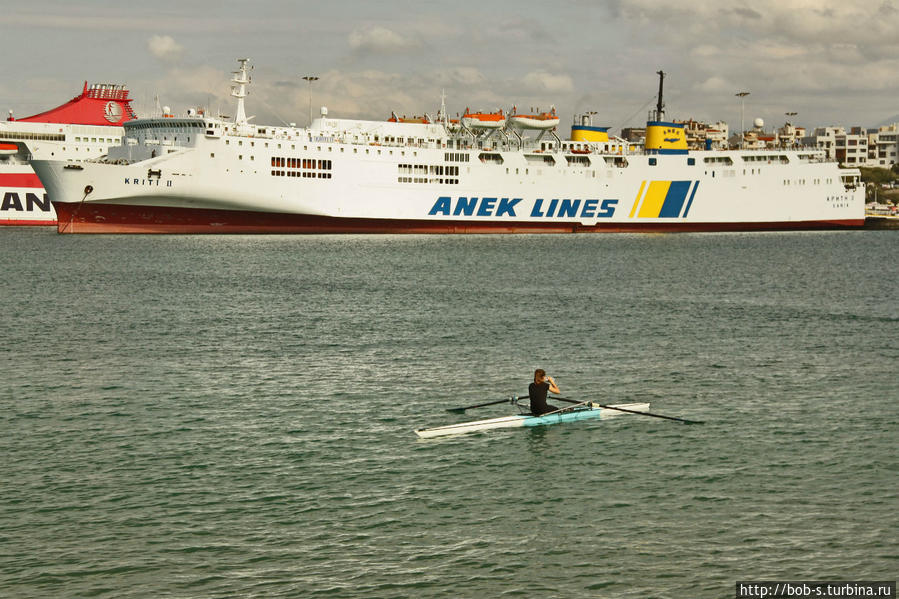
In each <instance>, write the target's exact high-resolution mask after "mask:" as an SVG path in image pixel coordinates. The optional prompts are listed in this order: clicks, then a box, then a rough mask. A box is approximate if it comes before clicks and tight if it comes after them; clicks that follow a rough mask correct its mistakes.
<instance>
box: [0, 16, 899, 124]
mask: <svg viewBox="0 0 899 599" xmlns="http://www.w3.org/2000/svg"><path fill="white" fill-rule="evenodd" d="M3 4H4V6H3V7H2V10H0V27H2V31H3V38H4V42H5V44H4V53H3V70H2V72H3V74H4V76H3V77H2V78H0V108H2V109H3V110H9V109H13V110H14V111H15V115H16V116H27V115H30V114H34V113H36V112H40V111H42V110H46V109H48V108H50V107H52V106H55V105H57V104H60V103H62V102H63V101H66V100H68V99H70V98H71V97H73V96H74V95H76V93H77V92H79V91H80V89H81V85H82V84H83V82H84V80H85V79H87V80H89V81H91V82H92V83H93V82H109V83H125V84H127V85H128V87H129V89H130V90H131V93H132V96H133V97H134V99H135V102H134V106H135V108H136V109H137V111H138V112H139V114H147V115H149V113H150V112H151V111H152V110H153V107H154V106H155V100H154V98H155V96H156V95H158V96H159V97H160V101H161V103H162V104H164V105H168V106H171V107H172V108H173V109H174V110H175V111H176V113H178V114H180V113H182V112H183V111H184V110H186V109H187V108H188V107H192V106H208V107H210V108H211V109H213V110H217V109H221V110H222V111H223V112H226V113H228V114H233V105H234V104H233V100H232V99H231V98H230V96H229V95H228V91H229V87H228V78H229V77H230V72H231V71H232V70H234V69H235V68H236V65H237V63H236V59H237V58H239V57H249V58H251V60H252V64H253V65H254V70H253V85H252V87H251V90H250V97H249V98H248V100H247V113H248V114H251V115H256V122H258V123H263V124H268V123H272V124H282V123H286V122H296V123H298V124H300V125H303V124H305V123H306V122H307V121H308V113H309V92H310V88H309V86H308V84H307V83H306V82H305V81H303V80H302V79H301V77H302V76H303V75H315V76H318V77H320V80H319V81H317V82H315V83H314V84H313V85H312V87H311V92H312V103H313V107H314V110H315V111H317V107H318V106H321V105H326V106H328V109H329V112H330V115H331V116H335V117H346V118H355V117H360V118H371V119H386V118H388V117H389V116H390V112H391V110H393V111H396V112H397V113H399V114H401V115H403V114H405V115H412V114H422V113H425V112H427V113H430V114H434V113H435V112H436V110H437V108H438V107H439V105H440V94H441V91H442V90H445V92H446V98H447V99H446V103H447V107H448V109H449V112H450V114H453V115H454V114H455V113H457V112H459V111H461V110H463V109H464V108H465V107H467V106H469V107H471V108H473V109H480V110H495V109H496V108H506V109H508V108H510V107H511V106H513V105H517V106H518V107H520V108H521V107H524V108H530V107H541V108H546V107H548V106H550V105H555V106H556V107H557V108H558V109H559V111H560V112H561V113H562V119H563V121H562V123H563V125H565V126H564V127H561V130H562V132H563V133H567V124H568V123H570V122H571V118H572V116H573V115H574V114H575V113H576V112H580V111H587V110H591V111H597V112H598V113H599V117H598V121H599V122H600V123H601V124H603V125H608V126H611V127H613V129H614V130H615V131H616V132H617V130H618V129H620V128H621V127H623V126H639V125H641V124H642V122H643V121H644V120H645V118H646V113H647V111H648V109H649V104H650V103H651V101H652V100H653V97H654V95H655V93H656V89H657V86H658V80H657V76H656V74H655V72H656V71H658V70H659V69H662V70H664V71H665V72H666V73H667V77H666V80H665V83H666V85H665V92H666V93H665V103H666V105H667V109H668V116H669V117H670V118H682V119H685V118H697V119H702V120H707V121H714V120H719V119H720V120H724V121H727V122H729V123H730V124H731V126H732V127H735V126H736V127H738V126H739V122H740V101H739V99H738V98H736V97H735V96H734V94H735V93H736V92H739V91H749V92H750V95H749V96H748V97H747V98H746V110H745V116H746V123H747V124H748V123H749V122H751V120H752V119H753V118H756V117H761V118H763V119H764V120H765V122H766V125H769V126H770V125H780V124H782V123H783V121H784V120H785V119H786V117H785V113H787V112H797V113H798V116H796V117H795V118H794V122H796V123H798V124H801V125H805V126H807V127H812V126H819V125H831V124H841V125H845V126H853V125H861V126H863V127H873V126H878V125H881V124H885V123H888V122H893V121H897V120H899V0H757V1H751V0H709V1H699V0H677V2H671V1H657V0H593V1H586V0H582V1H574V0H552V1H547V0H544V1H540V2H537V1H533V0H516V1H514V2H513V1H506V0H496V1H484V0H482V1H480V2H477V1H472V0H453V1H452V2H447V1H441V2H435V1H432V0H418V1H417V2H408V1H404V2H395V1H393V0H384V1H378V0H369V1H360V0H353V1H344V0H331V1H330V2H325V1H321V0H319V1H316V2H307V1H305V0H252V1H250V0H240V1H238V0H180V1H172V0H149V1H147V2H139V3H138V2H129V1H123V0H114V1H113V0H79V1H78V2H73V1H71V0H34V1H32V2H4V3H3Z"/></svg>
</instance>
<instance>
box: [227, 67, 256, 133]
mask: <svg viewBox="0 0 899 599" xmlns="http://www.w3.org/2000/svg"><path fill="white" fill-rule="evenodd" d="M237 62H239V63H240V68H239V69H238V70H236V71H234V77H232V78H231V95H232V96H234V97H235V98H237V116H235V117H234V122H235V123H236V124H238V125H245V124H246V123H247V113H246V111H245V110H244V106H243V99H244V98H246V97H247V93H248V92H247V85H249V84H250V72H249V71H250V69H251V68H252V67H250V66H248V65H249V62H250V59H249V58H238V59H237Z"/></svg>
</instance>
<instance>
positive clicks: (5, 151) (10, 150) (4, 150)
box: [0, 144, 19, 156]
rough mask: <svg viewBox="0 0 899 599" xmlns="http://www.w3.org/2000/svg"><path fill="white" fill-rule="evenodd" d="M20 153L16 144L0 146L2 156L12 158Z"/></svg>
mask: <svg viewBox="0 0 899 599" xmlns="http://www.w3.org/2000/svg"><path fill="white" fill-rule="evenodd" d="M18 151H19V146H17V145H16V144H0V156H12V155H13V154H15V153H16V152H18Z"/></svg>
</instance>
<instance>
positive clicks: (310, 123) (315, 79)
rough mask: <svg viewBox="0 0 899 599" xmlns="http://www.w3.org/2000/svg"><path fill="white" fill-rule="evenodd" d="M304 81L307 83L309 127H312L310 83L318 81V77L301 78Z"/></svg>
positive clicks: (307, 76)
mask: <svg viewBox="0 0 899 599" xmlns="http://www.w3.org/2000/svg"><path fill="white" fill-rule="evenodd" d="M303 79H305V80H306V81H308V82H309V126H310V127H311V126H312V82H313V81H318V77H316V76H314V75H306V76H305V77H303Z"/></svg>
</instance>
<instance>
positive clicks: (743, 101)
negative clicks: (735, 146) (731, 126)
mask: <svg viewBox="0 0 899 599" xmlns="http://www.w3.org/2000/svg"><path fill="white" fill-rule="evenodd" d="M734 95H735V96H737V97H738V98H740V149H741V150H742V149H743V141H744V140H745V139H746V132H745V129H744V128H743V114H744V109H745V108H746V96H748V95H749V92H737V93H736V94H734Z"/></svg>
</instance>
